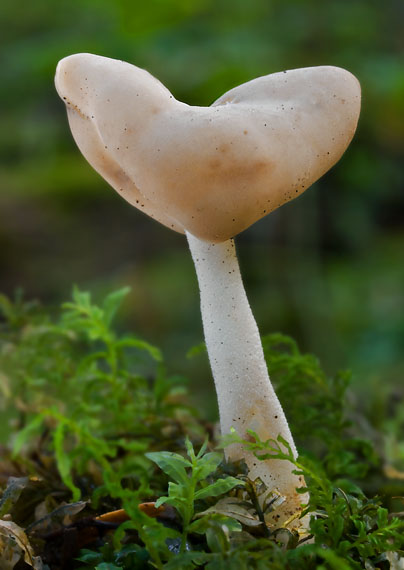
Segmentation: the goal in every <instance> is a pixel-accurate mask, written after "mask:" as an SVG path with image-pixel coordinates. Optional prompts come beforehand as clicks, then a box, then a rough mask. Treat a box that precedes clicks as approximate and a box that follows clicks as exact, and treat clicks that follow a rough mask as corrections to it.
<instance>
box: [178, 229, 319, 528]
mask: <svg viewBox="0 0 404 570" xmlns="http://www.w3.org/2000/svg"><path fill="white" fill-rule="evenodd" d="M186 235H187V238H188V243H189V247H190V250H191V254H192V258H193V260H194V263H195V268H196V273H197V277H198V282H199V289H200V296H201V313H202V321H203V328H204V334H205V341H206V347H207V351H208V355H209V360H210V364H211V368H212V373H213V377H214V380H215V386H216V391H217V397H218V402H219V415H220V426H221V431H222V434H225V433H229V431H230V429H231V428H232V427H233V428H234V429H235V430H236V432H237V433H238V434H239V435H240V436H242V437H245V436H247V433H246V432H247V430H249V429H251V430H254V431H255V432H256V433H257V434H258V435H259V437H260V438H261V439H262V440H267V439H276V438H277V437H278V435H281V436H282V437H283V438H284V439H285V440H286V441H288V442H289V444H290V446H291V448H292V451H293V454H294V456H295V457H297V451H296V447H295V444H294V441H293V438H292V434H291V432H290V429H289V426H288V423H287V420H286V417H285V414H284V412H283V409H282V406H281V404H280V402H279V400H278V398H277V396H276V394H275V392H274V389H273V387H272V384H271V382H270V379H269V375H268V370H267V366H266V362H265V358H264V352H263V349H262V344H261V339H260V334H259V331H258V327H257V323H256V322H255V319H254V316H253V314H252V311H251V308H250V305H249V302H248V299H247V295H246V293H245V290H244V286H243V282H242V279H241V274H240V269H239V264H238V260H237V255H236V249H235V245H234V241H233V240H232V239H230V240H227V241H225V242H222V243H216V244H213V243H208V242H205V241H201V240H199V239H198V238H196V237H195V236H193V235H192V234H190V233H188V232H187V234H186ZM226 456H227V458H228V459H231V460H233V461H237V460H239V459H244V460H245V461H246V463H247V466H248V469H249V477H250V479H252V480H254V479H256V478H257V477H259V478H260V479H261V480H262V481H263V482H264V483H265V484H266V485H267V487H268V488H269V489H277V490H278V491H279V492H280V493H281V494H282V495H283V496H284V497H286V500H285V502H284V503H283V505H281V507H280V508H279V509H277V510H276V512H275V513H274V518H273V520H272V522H275V523H282V522H284V521H285V520H287V519H289V518H290V517H291V516H293V515H295V514H296V513H298V512H299V511H300V510H301V507H300V504H301V503H306V502H307V500H308V495H301V494H298V493H297V492H296V488H297V487H302V486H305V483H304V480H303V478H302V477H299V476H298V475H295V474H294V473H293V470H294V469H295V467H294V466H293V465H292V464H291V463H290V462H289V461H286V460H278V459H271V460H267V461H259V460H257V458H256V457H255V456H254V455H253V454H251V453H249V452H247V451H246V450H245V449H243V447H242V446H241V445H238V444H233V445H231V446H229V447H228V448H227V450H226ZM270 519H271V517H269V521H268V522H270ZM294 526H301V524H299V523H298V524H295V525H294Z"/></svg>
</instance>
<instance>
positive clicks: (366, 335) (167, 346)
mask: <svg viewBox="0 0 404 570" xmlns="http://www.w3.org/2000/svg"><path fill="white" fill-rule="evenodd" d="M403 22H404V3H403V1H402V0H386V1H385V2H380V0H377V1H372V0H323V1H319V0H288V1H285V0H148V2H143V1H142V2H140V1H136V0H131V1H129V0H114V1H112V0H110V1H107V0H76V1H74V2H71V1H70V0H69V1H67V0H58V1H57V2H56V1H52V0H35V2H33V1H32V0H29V1H28V0H20V1H19V2H11V1H10V0H6V1H5V2H4V0H3V2H2V3H1V4H0V45H1V49H0V63H1V65H0V70H1V82H0V97H1V115H0V163H1V166H0V289H1V291H2V292H4V293H8V294H12V292H13V291H14V290H15V288H16V287H18V286H22V287H23V288H24V290H25V292H26V296H27V297H28V298H32V297H38V298H39V299H40V300H41V301H43V302H47V303H51V304H53V305H57V304H59V303H60V302H61V301H62V300H65V299H66V298H67V297H69V296H70V292H71V287H72V283H77V284H78V285H79V286H80V287H81V288H82V289H86V288H88V289H90V290H91V291H93V292H94V295H95V298H96V299H99V298H100V297H101V295H103V294H104V293H105V292H107V291H109V290H111V289H114V288H118V287H121V286H123V285H127V284H129V285H131V287H132V293H131V295H130V296H129V298H128V299H127V301H126V303H125V306H124V312H123V314H122V316H121V325H120V326H122V327H125V328H127V329H131V330H132V331H133V332H135V333H137V334H138V335H139V336H141V337H143V338H145V339H147V340H148V341H150V342H153V343H155V344H157V345H159V346H161V347H162V349H163V351H164V353H165V355H166V358H167V360H168V361H169V364H170V367H171V369H172V370H173V371H178V372H183V373H185V374H186V375H188V376H190V377H191V378H193V382H194V386H195V393H197V394H199V395H201V396H202V395H204V396H206V397H205V404H201V405H206V406H207V407H208V409H209V413H210V415H211V417H214V415H215V408H214V404H212V403H210V402H214V400H211V398H210V397H209V395H212V393H213V389H212V381H211V379H210V373H209V369H208V366H207V362H206V359H205V358H204V357H198V358H197V359H194V360H191V361H188V360H187V359H186V358H185V353H186V351H187V350H188V349H189V348H190V347H191V346H192V345H193V344H196V343H198V342H200V341H201V340H202V328H201V320H200V315H199V299H198V289H197V283H196V278H195V274H194V269H193V266H192V262H191V257H190V254H189V251H188V250H187V244H186V240H185V238H184V237H183V236H181V235H179V234H176V233H174V232H170V231H169V230H168V229H166V228H164V227H163V226H160V225H159V224H157V223H156V222H154V221H152V220H151V219H149V218H147V217H145V216H144V215H143V214H141V213H140V212H138V211H136V210H135V209H133V208H131V207H130V206H129V205H128V204H127V203H126V202H124V201H123V200H122V199H121V198H120V197H119V196H118V195H117V194H116V193H115V192H114V191H113V190H111V189H110V188H109V187H108V185H107V184H106V183H105V182H104V181H103V180H102V179H101V178H100V177H99V176H98V175H97V174H96V173H95V172H93V170H92V169H91V167H90V166H89V165H88V164H87V163H86V161H85V160H84V159H83V158H82V156H81V155H80V153H79V151H78V149H77V148H76V146H75V144H74V142H73V140H72V137H71V135H70V132H69V128H68V125H67V120H66V116H65V110H64V106H63V104H62V102H61V101H60V100H59V98H58V96H57V95H56V92H55V89H54V86H53V75H54V70H55V67H56V64H57V61H58V60H59V59H61V58H62V57H64V56H66V55H69V54H72V53H75V52H86V51H87V52H93V53H96V54H100V55H105V56H109V57H113V58H119V59H124V60H127V61H129V62H132V63H134V64H136V65H137V66H140V67H144V68H146V69H148V70H149V71H150V72H151V73H152V74H153V75H155V76H156V77H158V78H159V79H160V80H161V81H163V83H165V84H166V85H167V87H168V88H169V89H170V90H171V91H172V92H173V93H174V95H175V96H176V97H177V98H178V99H181V100H183V101H185V102H187V103H189V104H196V105H209V104H210V103H211V102H212V101H214V100H215V99H216V98H217V97H218V96H219V95H221V94H222V93H223V92H224V91H225V90H227V89H230V88H231V87H233V86H235V85H237V84H239V83H242V82H244V81H248V80H250V79H252V78H254V77H257V76H259V75H266V74H268V73H272V72H276V71H279V70H282V69H288V68H289V69H290V68H295V67H304V66H312V65H323V64H331V65H337V66H341V67H345V68H347V69H348V70H350V71H351V72H352V73H354V74H355V75H356V76H357V77H358V78H359V80H360V82H361V84H362V89H363V110H362V115H361V119H360V124H359V128H358V131H357V134H356V136H355V138H354V140H353V142H352V144H351V146H350V148H349V149H348V151H347V152H346V154H345V155H344V157H343V158H342V160H341V161H340V162H339V163H338V164H337V165H336V166H335V167H334V168H333V169H332V170H331V171H330V172H329V173H328V174H327V175H326V176H324V177H323V178H322V179H321V180H320V181H319V182H318V183H316V184H315V185H314V186H313V187H312V188H311V189H310V190H308V191H307V192H305V193H304V194H303V195H302V196H301V197H300V198H298V199H297V200H295V201H294V202H292V203H289V204H287V205H285V206H284V207H282V208H280V209H279V210H278V211H276V212H274V213H272V214H270V215H269V216H268V217H267V218H265V219H263V220H261V221H260V222H258V223H257V224H255V225H254V226H253V227H251V228H250V229H248V230H247V231H245V232H244V233H243V234H242V235H240V236H239V237H238V239H237V245H238V251H239V258H240V264H241V268H242V273H243V275H244V280H245V284H246V288H247V292H248V296H249V298H250V302H251V305H252V308H253V311H254V314H255V315H256V318H257V321H258V325H259V327H260V330H261V332H262V333H268V332H273V331H281V332H283V333H286V334H291V335H293V336H294V337H295V338H296V339H297V340H298V342H299V344H300V345H301V346H302V348H303V349H304V350H309V351H312V352H314V353H316V354H317V355H318V356H319V357H320V359H321V360H322V362H323V364H324V365H325V367H326V369H327V370H328V371H329V372H330V374H332V373H333V372H334V371H336V370H337V369H341V368H352V369H353V371H354V375H355V386H356V388H357V391H358V393H359V394H361V393H362V392H363V393H365V392H368V391H369V390H370V389H373V387H376V386H378V387H379V388H378V389H380V390H384V389H386V390H391V387H394V390H396V391H397V390H400V381H401V378H402V376H403V371H404V358H403V353H404V350H403V349H404V310H403V309H404V297H403V286H404V263H403V258H404V256H403V251H404V231H403V224H402V219H403V213H404V192H403V190H404V170H403V162H404V160H403V159H404V148H403V141H404V120H403V116H404V65H403V62H404V57H403V56H404V53H403V52H404V35H403ZM201 401H202V400H201Z"/></svg>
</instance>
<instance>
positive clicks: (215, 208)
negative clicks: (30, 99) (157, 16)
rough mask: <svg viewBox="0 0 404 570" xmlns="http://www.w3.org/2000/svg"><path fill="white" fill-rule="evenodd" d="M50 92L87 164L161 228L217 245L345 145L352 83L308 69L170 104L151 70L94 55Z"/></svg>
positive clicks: (63, 69) (73, 61) (60, 74)
mask: <svg viewBox="0 0 404 570" xmlns="http://www.w3.org/2000/svg"><path fill="white" fill-rule="evenodd" d="M55 81H56V88H57V91H58V93H59V95H60V96H61V97H62V99H63V100H64V102H65V103H66V106H67V110H68V117H69V123H70V127H71V130H72V133H73V136H74V138H75V140H76V142H77V144H78V146H79V148H80V150H81V152H82V153H83V155H84V156H85V157H86V159H87V160H88V161H89V162H90V164H91V165H92V166H93V167H94V168H95V170H97V171H98V172H99V173H100V174H101V175H102V176H103V177H104V178H105V179H106V180H107V181H108V182H109V183H110V184H111V186H113V187H114V188H115V189H116V190H117V191H118V192H120V193H121V194H122V196H123V197H124V198H125V199H126V200H127V201H128V202H130V203H131V204H132V205H134V206H136V207H137V208H139V209H141V210H143V211H144V212H145V213H147V214H148V215H150V216H151V217H153V218H155V219H157V220H158V221H160V222H161V223H163V224H165V225H166V226H168V227H170V228H172V229H174V230H176V231H179V232H184V231H188V232H189V233H191V234H193V235H195V236H196V237H198V238H199V239H202V240H205V241H209V242H221V241H225V240H227V239H229V238H230V237H233V236H235V235H236V234H238V233H239V232H241V231H242V230H244V229H246V228H247V227H249V226H250V225H251V224H253V223H254V222H255V221H257V220H259V219H260V218H262V217H263V216H265V215H266V214H268V213H269V212H271V211H272V210H274V209H276V208H278V207H279V206H281V205H282V204H284V203H285V202H288V201H289V200H291V199H293V198H295V197H296V196H298V195H299V194H301V193H302V192H303V191H304V190H305V189H306V188H308V187H309V186H310V185H311V184H313V182H315V181H316V180H317V179H318V178H319V177H320V176H322V175H323V174H324V173H325V172H326V171H327V170H328V169H329V168H331V166H333V165H334V164H335V163H336V162H337V161H338V160H339V158H340V157H341V155H342V154H343V152H344V151H345V149H346V148H347V146H348V145H349V143H350V141H351V139H352V137H353V135H354V132H355V129H356V126H357V122H358V118H359V112H360V85H359V82H358V81H357V79H356V78H355V77H354V76H353V75H352V74H351V73H349V72H348V71H346V70H344V69H341V68H338V67H331V66H321V67H308V68H303V69H294V70H290V71H283V72H280V73H274V74H271V75H266V76H264V77H259V78H257V79H254V80H252V81H249V82H247V83H244V84H243V85H240V86H238V87H235V88H234V89H231V90H230V91H228V92H227V93H225V94H224V95H222V97H220V98H219V99H217V100H216V101H215V102H214V103H213V105H211V106H210V107H193V106H189V105H186V104H185V103H182V102H180V101H177V100H176V99H175V98H174V97H173V95H172V94H171V93H170V91H169V90H168V89H166V87H164V86H163V85H162V83H160V81H158V80H157V79H155V78H154V77H153V76H152V75H150V74H149V73H148V72H147V71H145V70H143V69H140V68H138V67H135V66H134V65H130V64H128V63H125V62H123V61H118V60H113V59H109V58H105V57H101V56H96V55H91V54H76V55H72V56H69V57H66V58H64V59H62V60H61V61H60V62H59V65H58V67H57V71H56V79H55Z"/></svg>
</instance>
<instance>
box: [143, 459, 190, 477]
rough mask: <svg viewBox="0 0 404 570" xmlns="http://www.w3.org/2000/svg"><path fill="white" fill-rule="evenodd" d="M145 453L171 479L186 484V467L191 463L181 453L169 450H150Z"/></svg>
mask: <svg viewBox="0 0 404 570" xmlns="http://www.w3.org/2000/svg"><path fill="white" fill-rule="evenodd" d="M145 455H146V457H147V458H148V459H150V460H151V461H154V463H156V464H157V465H158V466H159V467H160V469H162V470H163V471H164V473H166V474H167V475H168V476H169V477H170V478H171V479H173V480H174V481H176V482H177V483H182V484H185V485H186V484H188V481H189V477H188V475H187V472H186V469H187V468H189V467H191V464H190V462H189V461H188V460H187V459H185V458H184V457H182V455H179V454H178V453H173V452H171V451H152V452H150V453H146V454H145Z"/></svg>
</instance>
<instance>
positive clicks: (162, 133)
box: [56, 54, 360, 526]
mask: <svg viewBox="0 0 404 570" xmlns="http://www.w3.org/2000/svg"><path fill="white" fill-rule="evenodd" d="M56 88H57V91H58V93H59V95H60V96H61V97H62V99H63V100H64V102H65V104H66V106H67V112H68V118H69V123H70V127H71V130H72V133H73V136H74V138H75V140H76V143H77V145H78V146H79V148H80V150H81V152H82V153H83V155H84V156H85V158H86V159H87V160H88V161H89V163H90V164H91V165H92V166H93V167H94V168H95V170H97V171H98V172H99V173H100V174H101V175H102V176H103V177H104V178H105V179H106V180H107V181H108V182H109V183H110V184H111V186H113V187H114V188H115V190H117V191H118V192H119V193H120V194H121V195H122V196H123V198H125V199H126V200H127V201H128V202H130V203H131V204H132V205H133V206H135V207H137V208H139V209H141V210H143V211H144V212H145V213H146V214H148V215H149V216H151V217H153V218H155V219H156V220H158V221H160V222H161V223H163V224H165V225H166V226H168V227H169V228H171V229H174V230H176V231H178V232H182V233H185V234H186V237H187V239H188V243H189V247H190V249H191V254H192V257H193V260H194V263H195V267H196V273H197V277H198V281H199V288H200V295H201V312H202V319H203V328H204V334H205V340H206V346H207V351H208V355H209V360H210V364H211V367H212V373H213V376H214V380H215V386H216V391H217V396H218V403H219V414H220V424H221V431H222V433H223V434H225V433H228V432H229V431H230V430H231V428H234V429H235V430H236V432H237V433H238V434H239V435H241V436H243V437H245V436H247V434H248V430H253V431H255V432H256V433H257V434H258V435H259V437H260V438H261V439H262V440H267V439H276V438H277V437H278V435H281V436H282V437H283V438H284V439H285V440H286V441H287V442H288V443H289V445H290V446H291V449H292V451H293V454H294V456H295V457H297V451H296V447H295V444H294V442H293V438H292V434H291V432H290V429H289V426H288V423H287V420H286V417H285V414H284V412H283V410H282V407H281V405H280V403H279V401H278V399H277V397H276V394H275V392H274V390H273V387H272V385H271V382H270V379H269V376H268V372H267V367H266V363H265V359H264V354H263V349H262V345H261V341H260V335H259V332H258V328H257V325H256V322H255V319H254V317H253V315H252V312H251V309H250V306H249V303H248V300H247V296H246V293H245V290H244V287H243V283H242V279H241V275H240V271H239V266H238V261H237V256H236V251H235V246H234V241H233V237H234V236H235V235H237V234H238V233H239V232H241V231H243V230H244V229H246V228H248V227H249V226H250V225H251V224H253V223H254V222H255V221H257V220H259V219H260V218H262V217H263V216H265V215H267V214H268V213H269V212H271V211H272V210H274V209H276V208H278V207H279V206H281V205H282V204H284V203H285V202H287V201H289V200H291V199H293V198H295V197H296V196H298V195H299V194H301V193H302V192H303V191H304V190H305V189H306V188H308V187H309V186H310V185H311V184H312V183H313V182H315V181H316V180H317V179H318V178H319V177H320V176H322V175H323V174H324V173H325V172H326V171H327V170H328V169H329V168H330V167H331V166H333V165H334V164H335V163H336V162H337V161H338V160H339V158H340V157H341V155H342V154H343V152H344V151H345V149H346V148H347V146H348V144H349V143H350V141H351V139H352V137H353V134H354V132H355V129H356V125H357V121H358V117H359V111H360V86H359V83H358V81H357V80H356V78H355V77H354V76H353V75H351V74H350V73H349V72H348V71H345V70H343V69H340V68H337V67H331V66H321V67H309V68H304V69H294V70H290V71H283V72H280V73H274V74H271V75H267V76H264V77H259V78H257V79H254V80H252V81H249V82H247V83H245V84H243V85H240V86H238V87H236V88H234V89H231V90H230V91H228V92H227V93H225V94H224V95H223V96H222V97H220V98H219V99H218V100H217V101H215V102H214V103H213V104H212V105H211V106H210V107H191V106H189V105H186V104H185V103H182V102H180V101H177V100H176V99H175V98H174V97H173V95H172V94H171V93H170V91H168V89H166V87H164V86H163V85H162V84H161V83H160V82H159V81H158V80H157V79H155V78H154V77H153V76H152V75H150V74H149V73H148V72H147V71H145V70H143V69H140V68H138V67H135V66H133V65H130V64H129V63H125V62H123V61H117V60H113V59H109V58H105V57H100V56H96V55H91V54H76V55H72V56H69V57H66V58H64V59H63V60H61V61H60V62H59V65H58V67H57V71H56ZM226 453H227V457H228V458H230V459H232V460H238V459H244V460H245V461H246V463H247V466H248V468H249V476H250V478H251V479H253V480H254V479H256V478H257V477H259V478H261V480H262V481H263V482H264V483H265V484H266V485H267V487H269V488H270V489H274V490H275V489H276V490H277V491H278V492H279V493H280V494H281V495H282V496H283V497H284V498H285V501H284V503H283V504H282V505H281V506H280V507H279V508H278V509H276V511H275V513H274V514H273V515H269V517H268V522H269V523H271V524H277V525H280V524H284V523H285V521H286V520H287V519H289V518H290V517H292V518H293V517H294V516H295V515H296V514H297V515H298V514H299V512H300V510H301V503H302V502H307V500H308V496H307V494H302V493H300V494H299V493H298V492H297V491H296V489H298V488H301V487H303V486H304V485H305V483H304V480H303V479H302V477H299V476H298V475H296V474H295V473H293V470H294V467H293V465H292V464H291V463H290V462H288V461H284V460H278V459H271V460H269V461H258V460H257V459H256V457H255V456H254V455H253V454H251V453H249V452H246V451H245V449H243V447H242V446H241V445H238V444H233V445H231V446H229V448H228V449H227V452H226ZM293 524H294V525H295V526H299V525H302V524H303V523H302V522H297V521H296V520H295V521H294V523H293ZM306 524H307V521H306Z"/></svg>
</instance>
